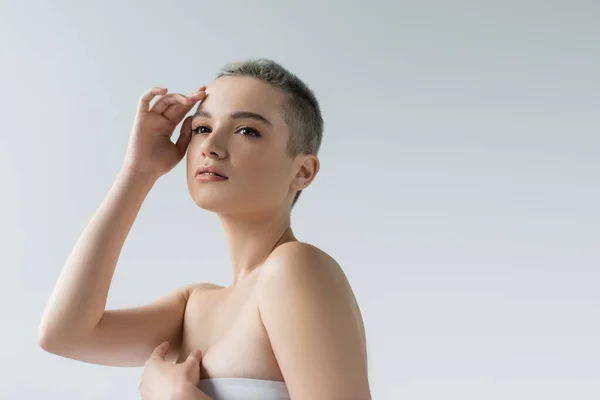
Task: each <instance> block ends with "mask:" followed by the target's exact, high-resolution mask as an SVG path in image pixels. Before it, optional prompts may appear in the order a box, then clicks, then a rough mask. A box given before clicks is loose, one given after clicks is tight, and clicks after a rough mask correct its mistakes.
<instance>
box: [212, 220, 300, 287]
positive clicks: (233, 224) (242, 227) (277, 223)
mask: <svg viewBox="0 0 600 400" xmlns="http://www.w3.org/2000/svg"><path fill="white" fill-rule="evenodd" d="M219 218H220V220H221V223H222V225H223V229H224V231H225V237H226V240H227V247H228V248H229V258H230V260H231V264H232V266H233V283H232V286H233V287H235V286H236V285H237V284H238V282H240V281H243V280H244V279H245V278H246V277H248V276H249V275H250V274H251V273H252V272H253V271H254V270H256V269H257V268H258V267H260V265H262V263H263V262H264V261H265V260H266V258H267V257H268V256H269V254H271V252H272V251H273V250H274V249H275V248H276V247H277V246H279V245H281V244H283V243H287V242H292V241H296V240H297V239H296V237H295V236H294V233H293V232H292V229H291V227H290V214H289V212H287V213H269V214H266V215H265V214H263V215H261V216H253V217H252V218H239V217H236V216H233V215H219Z"/></svg>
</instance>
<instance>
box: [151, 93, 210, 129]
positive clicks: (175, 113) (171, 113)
mask: <svg viewBox="0 0 600 400" xmlns="http://www.w3.org/2000/svg"><path fill="white" fill-rule="evenodd" d="M205 97H206V92H197V93H193V94H191V95H189V96H188V97H187V98H188V99H189V102H188V103H187V104H181V103H176V104H172V105H169V107H167V109H165V110H164V111H163V113H162V115H164V116H165V117H166V118H168V119H169V120H171V121H172V122H174V123H176V124H178V123H179V122H180V121H181V119H182V118H183V117H184V116H185V114H187V113H188V112H189V111H190V110H191V109H192V107H194V104H196V103H197V102H198V101H202V100H204V98H205Z"/></svg>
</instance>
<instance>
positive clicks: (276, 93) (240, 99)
mask: <svg viewBox="0 0 600 400" xmlns="http://www.w3.org/2000/svg"><path fill="white" fill-rule="evenodd" d="M206 93H207V96H206V99H205V100H204V101H202V103H201V106H202V108H204V107H206V108H208V109H210V111H212V112H213V114H214V113H215V112H217V109H218V110H222V111H224V112H227V113H231V112H236V111H251V112H256V113H272V112H277V111H278V110H279V108H280V107H281V106H282V105H283V101H284V97H285V96H284V95H283V93H282V92H281V91H280V90H278V89H276V88H274V87H272V86H271V85H269V84H267V83H265V82H262V81H260V80H258V79H256V78H251V77H245V76H244V77H237V76H235V77H234V76H224V77H221V78H218V79H216V80H215V81H213V82H212V83H211V84H210V85H209V86H208V87H207V88H206ZM213 106H214V107H215V108H217V109H215V110H213Z"/></svg>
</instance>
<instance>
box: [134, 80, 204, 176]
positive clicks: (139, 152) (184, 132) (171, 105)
mask: <svg viewBox="0 0 600 400" xmlns="http://www.w3.org/2000/svg"><path fill="white" fill-rule="evenodd" d="M205 90H206V87H205V86H202V87H201V88H200V89H199V90H198V91H196V92H194V93H191V94H189V95H187V96H186V95H183V94H180V93H169V94H167V89H166V88H152V89H150V90H148V91H146V93H144V94H143V95H142V96H141V97H140V100H139V103H138V109H137V114H136V116H135V121H134V124H133V130H132V132H131V136H130V138H129V144H128V146H127V152H126V155H125V161H124V163H123V167H125V168H127V169H128V170H130V171H133V172H136V173H142V174H144V175H146V176H149V177H151V178H152V179H158V178H159V177H161V176H162V175H164V174H166V173H167V172H169V171H170V170H171V169H173V167H175V166H176V165H177V164H178V163H179V162H180V161H181V160H182V158H183V156H184V155H185V153H186V151H187V148H188V145H189V143H190V140H191V137H192V131H191V119H192V118H191V117H188V118H186V119H185V121H184V122H183V124H182V126H181V131H180V134H179V137H178V138H177V142H176V143H173V142H172V141H171V136H173V131H174V130H175V127H176V126H177V125H178V124H179V123H180V122H181V120H182V119H183V117H184V116H185V115H186V114H187V113H188V112H189V111H190V110H191V109H192V107H193V106H194V104H196V103H197V102H198V101H202V100H203V99H204V98H205V97H206V92H205ZM156 96H159V98H158V100H157V101H156V102H155V103H154V104H153V105H152V106H151V105H150V102H151V101H152V99H154V97H156Z"/></svg>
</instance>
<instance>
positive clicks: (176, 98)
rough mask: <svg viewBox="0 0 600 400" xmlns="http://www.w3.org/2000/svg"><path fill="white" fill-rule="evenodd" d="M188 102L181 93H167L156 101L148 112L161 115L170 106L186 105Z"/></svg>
mask: <svg viewBox="0 0 600 400" xmlns="http://www.w3.org/2000/svg"><path fill="white" fill-rule="evenodd" d="M190 102H191V100H190V99H188V98H187V97H186V96H185V95H183V94H181V93H169V94H167V95H165V96H163V97H161V98H160V99H158V100H157V101H156V103H154V104H153V105H152V107H150V111H151V112H155V113H157V114H162V113H163V112H164V111H165V110H166V109H167V107H169V106H170V105H174V104H181V105H188V104H189V103H190Z"/></svg>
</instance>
